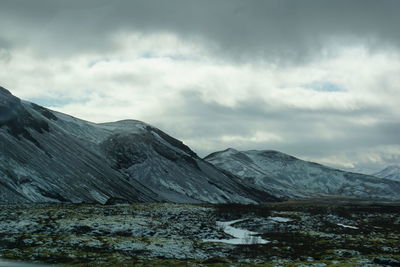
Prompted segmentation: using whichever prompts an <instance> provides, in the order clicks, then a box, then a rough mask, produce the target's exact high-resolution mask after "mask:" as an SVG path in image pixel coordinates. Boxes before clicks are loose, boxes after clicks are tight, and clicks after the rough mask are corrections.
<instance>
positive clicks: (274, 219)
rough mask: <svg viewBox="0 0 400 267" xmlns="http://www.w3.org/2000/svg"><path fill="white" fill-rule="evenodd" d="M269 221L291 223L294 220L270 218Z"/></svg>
mask: <svg viewBox="0 0 400 267" xmlns="http://www.w3.org/2000/svg"><path fill="white" fill-rule="evenodd" d="M268 219H270V220H273V221H275V222H291V221H293V220H292V219H289V218H285V217H268Z"/></svg>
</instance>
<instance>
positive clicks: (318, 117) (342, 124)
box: [155, 92, 400, 158]
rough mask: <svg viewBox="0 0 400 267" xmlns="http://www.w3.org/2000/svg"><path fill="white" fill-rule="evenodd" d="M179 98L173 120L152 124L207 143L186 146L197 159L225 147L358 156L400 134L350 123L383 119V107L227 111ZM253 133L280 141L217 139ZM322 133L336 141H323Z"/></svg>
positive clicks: (398, 128)
mask: <svg viewBox="0 0 400 267" xmlns="http://www.w3.org/2000/svg"><path fill="white" fill-rule="evenodd" d="M182 97H183V98H184V101H183V102H182V103H183V106H179V107H177V108H176V109H175V110H169V111H167V112H168V113H167V114H166V116H165V117H170V118H174V119H173V122H171V121H168V120H165V119H163V121H158V122H155V124H156V125H157V126H159V127H161V128H163V129H165V130H167V131H168V132H170V133H171V134H173V135H174V136H177V137H178V138H180V139H182V140H201V139H206V140H210V143H212V148H211V150H210V149H208V148H203V147H201V145H197V144H196V143H193V144H190V143H189V145H191V146H193V147H195V149H196V151H197V152H199V154H200V155H202V156H205V155H206V154H208V153H211V152H213V151H214V150H217V149H225V148H227V146H232V147H236V148H238V149H275V150H279V151H283V152H286V153H289V154H293V155H296V156H299V157H314V158H318V157H326V156H328V155H340V154H342V153H350V154H357V153H360V154H361V153H363V152H364V151H365V148H373V147H378V146H382V145H387V146H397V145H398V136H399V135H400V123H393V122H391V121H381V122H378V123H377V124H372V125H363V124H357V123H354V121H353V120H351V119H354V118H357V117H365V116H367V117H372V118H374V117H376V118H380V117H386V115H387V114H386V110H385V109H384V108H377V107H365V108H363V109H360V110H356V111H354V110H350V111H343V110H336V111H334V110H330V111H322V110H321V111H312V110H295V109H292V108H283V107H281V108H274V107H272V106H270V107H269V104H268V103H265V102H263V101H260V100H257V99H250V100H246V101H243V102H241V103H240V104H239V105H238V106H237V107H235V108H230V107H225V106H222V105H219V104H217V103H215V102H210V103H208V102H205V101H204V100H202V98H201V94H200V93H198V92H185V93H184V94H183V95H182ZM165 117H164V118H165ZM206 118H209V119H206ZM255 130H257V131H261V132H264V133H273V134H277V135H278V136H281V137H282V140H281V141H275V140H271V141H262V142H253V143H252V142H246V143H235V142H232V143H230V144H229V143H221V142H220V139H219V138H221V137H222V136H225V135H228V136H229V135H237V136H241V137H251V136H252V135H253V134H254V133H255ZM324 131H328V132H332V133H333V134H334V135H337V136H335V137H334V138H332V139H330V138H325V137H324V135H323V133H322V132H324ZM377 153H378V151H377Z"/></svg>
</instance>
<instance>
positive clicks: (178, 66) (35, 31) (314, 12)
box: [0, 0, 400, 173]
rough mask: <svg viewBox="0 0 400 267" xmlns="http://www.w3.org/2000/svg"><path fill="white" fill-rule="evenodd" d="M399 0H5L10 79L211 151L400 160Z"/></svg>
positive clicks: (37, 96)
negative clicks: (144, 125) (269, 151)
mask: <svg viewBox="0 0 400 267" xmlns="http://www.w3.org/2000/svg"><path fill="white" fill-rule="evenodd" d="M399 10H400V1H397V0H381V1H374V0H357V1H355V0H335V1H330V0H298V1H293V0H292V1H289V0H247V1H243V0H240V1H239V0H201V1H200V0H196V1H194V0H168V1H165V0H146V1H145V0H142V1H137V0H114V1H108V0H79V1H78V0H69V1H60V0H35V1H31V0H25V1H23V0H11V1H8V0H1V1H0V68H1V71H0V85H1V86H3V87H5V88H7V89H9V90H10V91H11V92H12V93H13V94H14V95H16V96H18V97H20V98H22V99H26V100H29V101H32V102H36V103H38V104H40V105H43V106H45V107H48V108H51V109H53V110H57V111H60V112H64V113H68V114H71V115H73V116H76V117H78V118H82V119H85V120H89V121H94V122H108V121H117V120H122V119H137V120H142V121H145V122H147V123H149V124H151V125H154V126H156V127H158V128H160V129H161V130H163V131H165V132H167V133H169V134H170V135H172V136H174V137H176V138H178V139H180V140H182V141H183V142H184V143H185V144H187V145H189V146H190V147H191V148H192V149H193V150H194V151H195V152H196V153H198V155H199V156H206V155H207V154H208V153H211V152H214V151H218V150H223V149H226V148H228V147H233V148H236V149H239V150H249V149H260V150H261V149H273V150H279V151H282V152H285V153H288V154H291V155H294V156H297V157H300V158H302V159H306V160H311V161H316V162H319V163H322V164H326V165H329V166H332V167H337V168H341V169H346V170H348V169H350V170H354V171H360V172H365V173H372V172H374V171H378V170H380V169H382V168H384V167H385V166H387V165H394V164H400V31H399V30H398V27H399V25H400V16H398V11H399Z"/></svg>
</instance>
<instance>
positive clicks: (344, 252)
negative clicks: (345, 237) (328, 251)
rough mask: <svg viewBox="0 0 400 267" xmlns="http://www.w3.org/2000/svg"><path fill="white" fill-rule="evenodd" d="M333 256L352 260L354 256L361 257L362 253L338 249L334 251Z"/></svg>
mask: <svg viewBox="0 0 400 267" xmlns="http://www.w3.org/2000/svg"><path fill="white" fill-rule="evenodd" d="M333 254H335V255H336V256H339V257H343V258H351V257H354V256H359V255H360V254H361V253H360V252H358V251H355V250H347V249H338V250H335V251H333Z"/></svg>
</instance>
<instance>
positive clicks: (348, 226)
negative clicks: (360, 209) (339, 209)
mask: <svg viewBox="0 0 400 267" xmlns="http://www.w3.org/2000/svg"><path fill="white" fill-rule="evenodd" d="M337 225H339V226H342V227H344V228H351V229H358V227H355V226H351V225H345V224H342V223H338V224H337Z"/></svg>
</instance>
